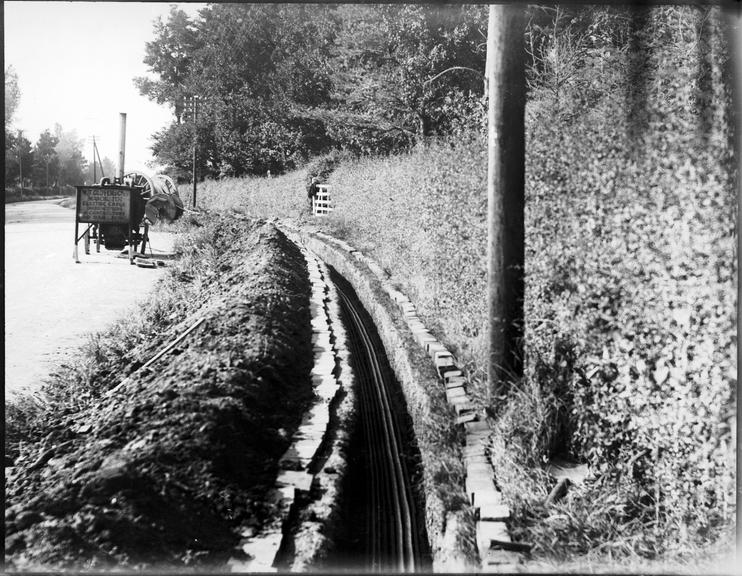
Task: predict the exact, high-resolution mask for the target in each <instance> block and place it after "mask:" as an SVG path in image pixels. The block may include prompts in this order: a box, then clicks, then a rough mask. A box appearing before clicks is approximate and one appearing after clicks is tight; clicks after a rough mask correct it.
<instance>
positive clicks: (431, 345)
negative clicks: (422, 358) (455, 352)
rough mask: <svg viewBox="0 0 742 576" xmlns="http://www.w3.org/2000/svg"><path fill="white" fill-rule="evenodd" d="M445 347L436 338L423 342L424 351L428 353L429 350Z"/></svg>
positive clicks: (443, 348)
mask: <svg viewBox="0 0 742 576" xmlns="http://www.w3.org/2000/svg"><path fill="white" fill-rule="evenodd" d="M445 349H446V347H445V346H444V345H443V344H441V343H440V342H438V341H437V340H433V341H432V342H428V343H426V344H425V351H426V352H427V353H428V354H430V353H431V351H437V350H445Z"/></svg>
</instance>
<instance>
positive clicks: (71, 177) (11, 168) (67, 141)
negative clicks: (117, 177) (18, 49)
mask: <svg viewBox="0 0 742 576" xmlns="http://www.w3.org/2000/svg"><path fill="white" fill-rule="evenodd" d="M20 97H21V91H20V88H19V85H18V75H17V74H16V72H15V70H13V67H12V66H9V67H8V68H6V69H5V194H6V198H8V197H14V196H15V195H17V193H18V192H19V191H20V190H21V189H22V190H24V191H25V192H26V193H28V194H29V195H30V194H33V195H44V194H59V193H69V192H70V187H71V186H75V185H79V184H83V183H84V182H92V181H93V166H92V164H89V163H88V162H87V160H86V158H85V156H84V154H83V142H82V141H81V140H80V139H79V138H78V137H77V134H76V133H75V132H74V131H66V130H64V129H63V128H62V126H61V125H59V124H55V126H54V129H53V130H49V129H47V130H45V131H44V132H42V133H41V134H40V135H39V138H38V140H37V141H36V143H32V142H31V141H30V140H29V139H28V138H26V137H25V136H24V135H23V130H20V129H14V127H13V116H14V115H15V111H16V109H17V107H18V103H19V102H20ZM103 167H104V169H106V168H107V169H108V170H109V171H110V173H111V174H112V173H113V165H112V162H111V161H110V160H109V159H108V158H104V159H103ZM97 172H98V174H100V169H98V170H97Z"/></svg>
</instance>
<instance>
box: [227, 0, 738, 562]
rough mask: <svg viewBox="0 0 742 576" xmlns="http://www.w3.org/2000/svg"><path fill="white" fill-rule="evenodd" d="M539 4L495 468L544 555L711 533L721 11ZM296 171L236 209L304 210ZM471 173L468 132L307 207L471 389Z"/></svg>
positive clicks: (723, 453)
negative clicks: (557, 472) (386, 279)
mask: <svg viewBox="0 0 742 576" xmlns="http://www.w3.org/2000/svg"><path fill="white" fill-rule="evenodd" d="M544 14H545V17H542V16H544ZM544 14H541V15H539V16H538V18H534V20H533V22H532V27H531V28H530V30H529V37H528V40H529V46H532V47H533V48H529V50H531V52H532V54H533V57H532V62H531V66H530V70H529V85H530V90H529V95H528V98H529V99H528V103H527V117H526V127H527V160H528V165H527V172H526V176H527V190H526V194H527V198H526V200H527V201H526V234H527V237H526V274H527V276H526V300H525V311H526V341H525V351H526V373H525V376H524V378H523V380H522V381H519V382H514V383H513V385H512V387H511V391H510V395H509V397H508V401H507V402H505V403H501V404H500V405H498V406H489V408H490V409H491V410H492V412H493V413H495V414H496V415H497V418H496V422H497V423H498V428H497V432H496V435H495V443H496V446H497V447H500V448H501V450H498V451H496V453H497V454H498V455H499V456H498V462H497V463H498V466H497V469H498V482H499V483H500V486H501V488H502V489H503V491H504V492H505V495H506V497H507V498H508V499H509V500H510V501H511V502H513V503H514V516H513V529H514V530H515V532H516V533H517V534H518V536H519V537H521V538H523V539H525V540H529V541H536V542H538V543H539V544H538V546H537V548H536V553H537V554H538V555H542V556H546V557H552V558H563V557H564V554H565V553H566V552H567V551H569V552H570V553H571V554H578V555H585V556H586V557H588V558H593V559H594V560H595V561H599V559H601V558H603V559H605V558H611V559H615V558H619V557H623V558H624V559H626V560H627V561H632V559H638V558H650V557H656V556H657V555H661V554H665V555H668V554H680V553H681V552H684V551H687V550H691V551H695V550H697V549H698V548H699V547H700V548H703V549H705V548H708V546H709V543H710V542H713V541H714V540H715V539H717V538H719V537H720V535H723V534H724V533H725V531H727V529H728V527H729V526H730V523H732V522H733V518H734V511H735V500H734V494H735V492H734V480H735V478H734V470H735V469H734V446H735V436H734V433H735V406H736V346H737V341H736V321H735V310H736V296H735V294H736V286H737V269H736V258H735V257H736V248H735V247H736V234H737V232H736V225H737V214H736V196H735V192H734V191H735V187H734V162H733V146H732V143H731V134H730V128H729V127H730V126H731V118H732V109H731V97H730V88H729V77H728V67H727V59H728V55H727V52H726V48H725V45H724V42H723V38H724V36H723V30H722V27H721V22H720V15H719V11H718V10H715V9H709V8H692V7H682V8H681V7H671V6H665V7H661V8H655V9H652V10H638V9H632V10H626V9H614V8H606V7H601V8H585V9H580V10H576V11H572V12H569V13H567V12H565V11H561V9H560V10H557V11H554V10H551V11H545V12H544ZM548 58H551V60H550V61H547V60H544V59H548ZM555 58H556V60H555ZM315 169H316V168H315ZM299 174H300V173H297V177H296V183H291V182H290V180H289V177H288V176H287V177H286V180H283V181H281V184H282V185H283V184H285V185H286V189H285V190H284V192H283V195H282V196H279V192H278V189H270V190H269V189H268V188H263V187H262V186H258V185H256V186H254V188H253V186H252V185H251V188H252V189H253V191H252V192H250V194H249V198H250V204H249V205H248V206H249V207H250V208H249V209H251V210H252V209H254V208H256V207H257V206H260V210H263V211H265V212H263V215H266V216H270V215H285V214H289V213H290V209H288V207H287V206H288V204H283V205H282V207H281V209H280V212H271V210H273V209H274V208H275V206H274V205H273V204H271V203H269V202H268V201H267V200H268V198H270V199H271V202H272V203H275V202H277V199H278V198H279V197H280V198H282V200H281V202H286V203H288V202H289V200H290V198H295V199H296V200H295V201H296V202H297V204H296V206H297V208H296V209H297V210H298V208H299V206H300V203H301V202H304V201H305V200H304V198H303V196H302V194H301V193H300V187H301V186H302V185H303V179H302V178H300V177H299ZM485 177H486V158H485V143H484V140H483V138H481V136H478V135H474V136H471V137H470V138H469V139H462V138H460V137H459V138H456V139H455V140H453V141H451V140H447V139H440V140H432V141H431V142H428V143H425V144H418V146H417V147H416V148H414V149H413V150H412V151H411V152H410V153H403V154H397V155H389V156H387V157H383V158H376V159H370V158H359V159H355V160H352V161H349V162H344V163H343V164H341V165H340V166H338V167H336V168H335V169H334V170H333V172H332V173H331V175H330V177H329V183H330V184H331V185H332V187H333V200H334V202H335V206H336V208H335V211H334V213H333V215H332V216H331V217H330V218H329V219H325V220H323V221H322V222H324V224H321V225H322V227H325V228H327V229H329V230H330V231H332V232H333V233H334V234H336V235H339V236H344V237H345V238H346V239H348V241H349V242H350V243H351V244H353V245H355V246H356V247H358V248H360V249H362V250H365V251H368V252H370V254H371V255H372V256H373V257H374V258H375V259H376V260H377V261H379V262H380V263H381V265H382V266H383V267H384V268H385V269H386V270H387V271H388V272H390V273H391V276H392V280H393V281H395V282H396V283H397V284H398V285H399V286H400V287H401V288H402V289H403V291H405V292H406V293H407V294H408V295H409V296H410V297H411V299H412V300H413V301H414V302H415V304H416V306H417V308H418V311H419V312H420V314H421V316H422V317H423V319H424V321H425V322H426V324H428V325H430V326H432V327H433V329H434V331H435V332H436V333H437V335H438V336H439V337H440V338H441V339H442V340H443V341H444V342H445V343H446V344H447V345H448V346H449V347H450V348H451V349H452V350H454V351H455V353H456V354H457V356H458V358H459V361H460V364H462V365H463V366H464V367H465V368H466V369H467V371H468V374H469V378H470V380H471V383H472V386H473V389H474V392H475V396H477V397H478V399H479V401H480V402H481V403H482V404H483V405H485V406H486V390H485V388H484V367H485V366H486V347H485V345H486V342H485V339H484V333H485V329H486V313H485V306H484V305H483V303H484V302H485V289H486V276H485V271H486V261H485V254H486V212H485V211H486V197H485V194H484V192H483V191H484V190H485V188H486V187H485ZM228 185H229V184H228V181H223V182H222V183H220V186H221V187H222V188H224V187H226V186H228ZM289 185H291V186H292V187H293V186H296V188H292V189H291V192H287V191H286V190H288V186H289ZM268 194H270V196H268ZM261 197H263V198H264V200H263V201H261V200H260V198H261ZM224 198H225V199H226V196H225V197H224ZM234 200H235V201H237V197H236V196H235V197H234ZM565 454H566V455H570V456H572V457H573V458H576V459H578V460H581V461H583V462H586V463H588V464H589V465H590V468H591V470H592V477H591V479H590V480H589V481H588V483H587V484H586V485H585V486H584V487H582V488H580V489H577V490H574V491H573V496H570V497H569V498H570V499H568V500H567V501H565V502H564V504H562V505H559V506H558V507H557V508H555V509H553V510H552V509H547V508H545V507H544V506H543V504H542V502H543V499H544V498H545V497H546V494H548V492H549V490H550V488H551V486H552V484H550V483H551V482H552V480H551V479H550V477H549V476H548V475H547V474H546V473H545V472H544V471H543V469H542V468H541V466H542V464H543V463H544V462H545V461H548V460H549V459H550V458H552V457H554V456H556V455H565ZM524 487H525V488H524Z"/></svg>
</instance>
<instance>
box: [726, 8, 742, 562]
mask: <svg viewBox="0 0 742 576" xmlns="http://www.w3.org/2000/svg"><path fill="white" fill-rule="evenodd" d="M727 9H728V10H729V13H728V22H727V34H728V38H727V40H728V42H729V44H730V49H731V52H732V58H731V61H732V62H731V63H732V78H733V85H732V95H733V99H734V102H733V103H734V109H735V110H734V111H735V126H734V128H735V131H734V132H735V134H734V144H735V146H734V149H735V153H736V158H735V160H736V162H737V173H736V180H735V192H736V193H737V254H736V256H737V269H738V270H739V254H740V250H741V249H742V237H740V235H739V215H740V213H742V194H741V193H740V174H742V150H741V149H740V147H742V7H740V5H739V3H737V5H736V6H734V5H731V6H728V7H727ZM738 294H739V292H738ZM740 321H742V313H740V308H739V303H738V304H737V326H739V323H740ZM740 415H742V412H741V411H740V407H739V404H738V405H737V438H739V437H740V436H739V435H740V433H742V418H740ZM740 478H742V444H740V442H739V440H738V441H737V478H736V484H737V485H736V488H737V500H739V496H740V494H742V480H740ZM740 523H742V510H740V507H739V506H737V508H736V523H735V530H736V541H737V549H736V552H735V560H736V561H737V562H736V564H737V565H739V551H740V550H742V530H740Z"/></svg>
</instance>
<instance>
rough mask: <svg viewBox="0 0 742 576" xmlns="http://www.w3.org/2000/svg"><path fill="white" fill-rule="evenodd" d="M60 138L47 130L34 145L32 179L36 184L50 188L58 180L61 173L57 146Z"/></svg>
mask: <svg viewBox="0 0 742 576" xmlns="http://www.w3.org/2000/svg"><path fill="white" fill-rule="evenodd" d="M58 143H59V139H58V138H57V137H56V136H52V134H51V132H49V130H45V131H44V132H42V133H41V135H40V136H39V140H38V141H37V142H36V145H35V146H34V165H33V173H32V180H33V183H34V186H38V187H42V186H43V187H45V188H47V189H48V188H49V187H50V184H53V183H54V182H56V181H57V178H58V175H59V157H58V156H57V151H56V146H57V144H58Z"/></svg>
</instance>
